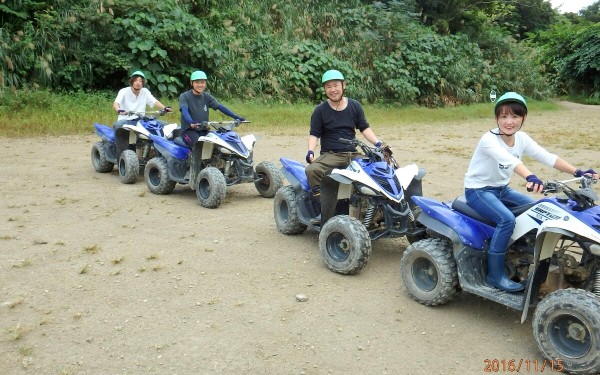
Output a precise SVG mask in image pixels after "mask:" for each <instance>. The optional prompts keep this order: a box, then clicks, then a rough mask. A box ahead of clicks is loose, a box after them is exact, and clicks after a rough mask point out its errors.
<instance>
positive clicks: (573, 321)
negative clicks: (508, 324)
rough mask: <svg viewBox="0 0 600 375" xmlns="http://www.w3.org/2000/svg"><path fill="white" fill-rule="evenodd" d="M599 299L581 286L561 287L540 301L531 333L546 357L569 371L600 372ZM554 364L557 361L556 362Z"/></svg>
mask: <svg viewBox="0 0 600 375" xmlns="http://www.w3.org/2000/svg"><path fill="white" fill-rule="evenodd" d="M598 327H600V300H599V299H598V297H597V296H595V295H594V294H592V293H590V292H587V291H585V290H582V289H561V290H557V291H556V292H553V293H550V294H549V295H548V296H546V298H544V299H543V300H542V302H540V303H539V305H538V306H537V308H536V310H535V314H534V315H533V337H534V338H535V341H536V342H537V345H538V348H539V349H540V351H541V352H542V354H543V355H544V357H546V358H547V359H549V360H555V362H556V361H557V360H561V363H562V365H563V366H564V369H565V371H566V372H568V373H570V374H598V373H600V350H599V349H600V330H599V329H598ZM555 368H556V364H555Z"/></svg>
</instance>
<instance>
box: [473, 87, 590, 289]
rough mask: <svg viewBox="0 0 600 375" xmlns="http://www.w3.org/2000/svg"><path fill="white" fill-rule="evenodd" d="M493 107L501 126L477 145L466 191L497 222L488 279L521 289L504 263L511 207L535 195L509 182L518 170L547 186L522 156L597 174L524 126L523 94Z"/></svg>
mask: <svg viewBox="0 0 600 375" xmlns="http://www.w3.org/2000/svg"><path fill="white" fill-rule="evenodd" d="M494 113H495V116H496V124H497V126H498V127H497V128H496V129H493V130H490V131H489V132H487V133H485V134H484V135H483V136H482V137H481V139H480V141H479V144H478V145H477V148H476V149H475V152H474V154H473V157H472V159H471V163H470V164H469V169H468V170H467V173H466V174H465V180H464V183H465V197H466V199H467V203H468V204H469V206H471V207H472V208H473V209H475V211H477V212H478V213H479V214H480V215H481V216H483V217H484V218H486V219H488V220H490V221H491V222H494V223H496V229H495V231H494V234H493V236H492V238H491V241H490V244H489V249H488V254H487V265H488V272H487V276H486V282H487V284H489V285H490V286H492V287H496V288H499V289H502V290H505V291H508V292H518V291H521V290H523V289H524V286H523V285H522V284H520V283H516V282H514V281H512V280H510V279H509V278H508V277H507V276H506V273H505V268H504V260H505V256H506V250H507V247H508V242H509V240H510V236H511V234H512V232H513V230H514V228H515V216H514V215H513V213H512V212H511V211H510V210H509V208H510V207H517V206H521V205H525V204H530V203H533V202H534V201H535V200H534V199H533V198H531V197H530V196H528V195H526V194H523V193H520V192H518V191H516V190H514V189H512V188H510V187H509V186H508V184H509V181H510V177H511V175H512V174H513V173H516V174H518V175H519V176H521V177H523V178H524V179H525V180H526V181H527V185H526V186H527V188H528V190H530V191H533V192H534V193H541V192H542V191H543V189H544V184H543V182H542V181H541V180H540V179H539V178H538V177H537V176H536V175H535V174H533V173H532V172H531V171H530V170H529V169H528V168H527V167H526V166H525V165H524V164H523V162H522V156H523V155H527V156H529V157H531V158H533V159H535V160H537V161H539V162H540V163H542V164H545V165H547V166H549V167H553V168H555V169H557V170H559V171H561V172H565V173H569V174H571V175H574V176H576V177H581V176H582V175H584V174H588V175H592V176H593V178H595V179H597V178H598V175H597V174H596V172H594V170H592V169H588V170H585V171H582V170H581V169H577V168H575V167H574V166H572V165H571V164H569V163H568V162H566V161H565V160H563V159H561V158H560V157H558V156H557V155H554V154H552V153H550V152H548V151H546V150H545V149H544V148H543V147H542V146H540V145H538V144H537V143H536V142H535V141H534V140H533V139H532V138H531V137H530V136H529V135H527V134H526V133H525V132H522V131H519V130H521V127H522V126H523V123H524V122H525V119H526V118H527V103H526V102H525V99H524V98H523V96H521V95H519V94H517V93H515V92H507V93H506V94H504V95H502V96H501V97H500V98H499V99H498V100H497V101H496V105H495V108H494Z"/></svg>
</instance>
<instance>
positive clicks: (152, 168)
mask: <svg viewBox="0 0 600 375" xmlns="http://www.w3.org/2000/svg"><path fill="white" fill-rule="evenodd" d="M144 180H146V186H148V189H149V190H150V191H151V192H152V193H154V194H161V195H162V194H169V193H171V192H172V191H173V189H175V185H176V184H177V183H176V182H175V181H172V180H169V170H168V167H167V159H165V158H164V157H161V156H157V157H154V158H152V159H150V161H148V164H146V169H145V170H144Z"/></svg>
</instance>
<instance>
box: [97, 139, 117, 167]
mask: <svg viewBox="0 0 600 375" xmlns="http://www.w3.org/2000/svg"><path fill="white" fill-rule="evenodd" d="M92 165H93V166H94V170H95V171H96V172H98V173H108V172H111V171H112V170H113V167H114V166H115V164H114V163H111V162H110V161H108V160H107V159H106V148H104V143H102V142H96V144H94V145H93V146H92Z"/></svg>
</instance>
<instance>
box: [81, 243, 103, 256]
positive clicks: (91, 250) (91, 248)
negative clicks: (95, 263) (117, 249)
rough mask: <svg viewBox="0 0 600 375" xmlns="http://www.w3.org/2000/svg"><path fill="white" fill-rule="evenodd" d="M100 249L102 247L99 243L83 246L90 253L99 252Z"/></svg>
mask: <svg viewBox="0 0 600 375" xmlns="http://www.w3.org/2000/svg"><path fill="white" fill-rule="evenodd" d="M100 250H101V248H100V245H98V244H95V245H90V246H86V247H84V248H83V251H85V252H86V253H88V254H97V253H98V252H99V251H100Z"/></svg>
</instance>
